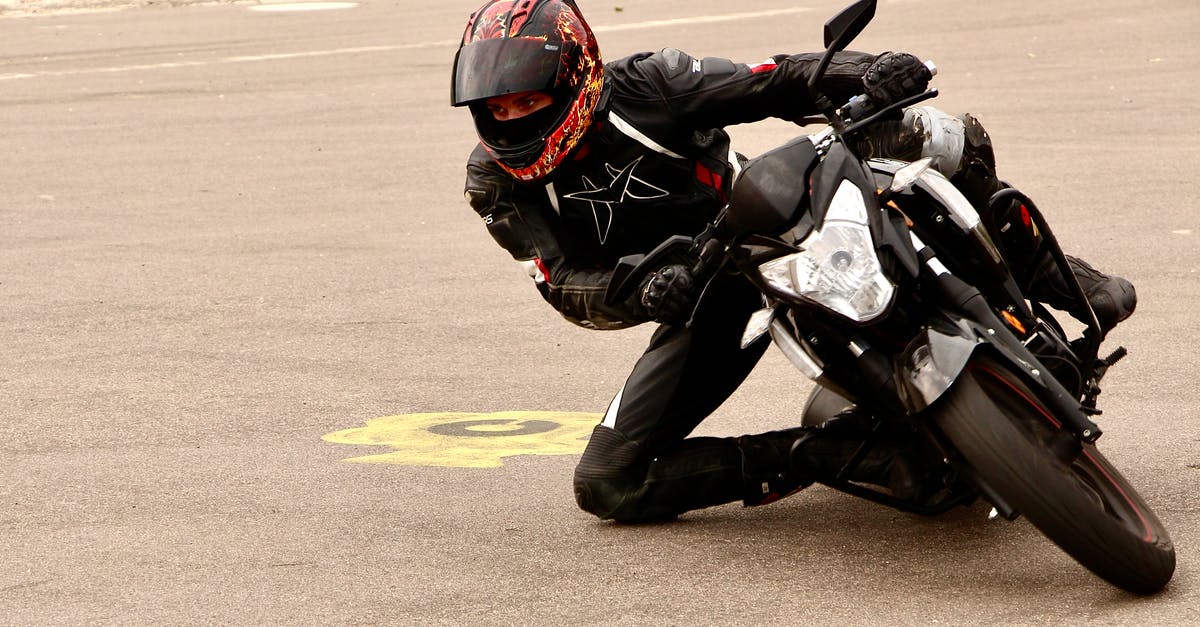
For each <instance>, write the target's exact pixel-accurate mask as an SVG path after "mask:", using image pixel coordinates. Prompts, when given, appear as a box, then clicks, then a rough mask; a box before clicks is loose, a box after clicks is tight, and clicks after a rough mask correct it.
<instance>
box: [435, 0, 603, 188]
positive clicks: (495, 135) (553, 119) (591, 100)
mask: <svg viewBox="0 0 1200 627" xmlns="http://www.w3.org/2000/svg"><path fill="white" fill-rule="evenodd" d="M450 89H451V92H450V100H451V104H453V105H454V106H456V107H461V106H464V105H466V106H468V107H470V109H471V114H472V116H473V117H474V118H475V130H476V131H478V133H479V140H480V142H481V143H482V144H483V146H484V148H486V149H487V151H488V152H489V153H491V154H492V156H493V157H495V158H496V160H497V161H498V162H499V164H500V167H502V168H504V169H505V170H506V171H508V172H509V173H510V174H512V175H513V176H514V177H516V178H518V179H521V180H525V181H532V180H535V179H539V178H542V177H544V176H546V175H547V174H549V173H550V172H551V171H553V170H554V168H556V167H558V165H559V164H561V163H562V162H563V160H564V159H566V158H567V155H569V154H571V151H572V150H574V149H575V148H576V147H577V146H578V145H579V142H580V140H581V139H582V138H583V136H584V134H585V133H587V131H588V128H589V127H590V126H591V124H592V120H593V117H594V116H595V114H596V108H597V105H598V103H599V102H600V99H601V94H602V93H603V91H604V64H603V63H602V62H601V60H600V47H599V46H598V45H597V44H596V38H595V36H594V35H592V29H591V28H589V27H588V25H587V22H585V21H584V19H583V15H582V14H581V13H580V12H579V8H578V7H577V6H575V2H574V0H488V2H487V3H485V4H484V5H483V6H482V7H480V8H479V10H478V11H476V12H475V13H473V14H471V18H470V19H469V20H468V21H467V29H466V32H465V33H464V34H463V39H462V44H461V46H460V47H459V49H458V54H457V55H455V58H454V76H453V82H452V84H451V87H450ZM525 91H540V92H544V93H546V94H549V95H550V96H551V97H552V98H553V99H554V104H553V105H551V106H550V107H547V108H546V109H543V110H542V111H538V112H535V113H534V114H531V115H529V116H527V117H526V118H520V119H517V120H513V121H508V122H498V121H496V119H495V118H494V117H493V115H492V113H491V112H490V111H489V110H488V108H487V106H486V103H485V101H486V100H487V99H488V98H492V97H495V96H503V95H506V94H516V93H521V92H525Z"/></svg>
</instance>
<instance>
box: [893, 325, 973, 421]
mask: <svg viewBox="0 0 1200 627" xmlns="http://www.w3.org/2000/svg"><path fill="white" fill-rule="evenodd" d="M990 336H991V334H989V333H988V330H987V329H985V328H984V327H983V326H981V325H979V324H978V323H975V322H973V321H971V320H967V319H965V318H953V319H949V318H948V319H943V320H939V321H936V322H935V323H934V324H931V325H929V326H926V327H925V328H924V329H922V330H921V332H920V333H919V334H917V336H916V337H915V338H913V340H912V341H911V342H909V344H908V346H906V347H905V349H904V351H903V352H902V353H901V354H900V355H898V356H897V357H896V362H897V363H896V369H895V372H896V389H897V390H898V391H899V393H900V401H901V403H903V404H904V407H905V409H907V410H908V411H909V412H910V413H916V412H919V411H921V410H923V409H925V408H926V407H928V406H930V405H932V404H933V403H934V401H936V400H937V399H938V398H940V397H941V396H942V394H943V393H944V392H945V391H946V390H948V389H950V386H951V385H953V384H954V382H955V380H957V379H958V376H959V374H961V373H962V371H963V368H965V367H966V365H967V362H969V361H970V360H971V356H972V355H974V354H975V351H977V350H978V349H979V347H980V346H982V345H984V344H990V343H991V341H990V339H991V338H990Z"/></svg>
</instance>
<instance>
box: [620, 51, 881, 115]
mask: <svg viewBox="0 0 1200 627" xmlns="http://www.w3.org/2000/svg"><path fill="white" fill-rule="evenodd" d="M876 56H877V55H873V54H866V53H862V52H839V53H837V54H835V55H834V57H833V60H832V61H831V62H830V64H829V68H828V70H826V73H825V76H824V77H823V78H822V80H821V89H822V91H823V92H824V93H825V94H826V95H828V96H829V97H830V99H831V100H832V101H833V104H834V105H835V106H836V105H841V104H843V103H845V102H846V101H847V100H849V99H850V97H852V96H854V95H856V94H859V93H862V90H863V85H862V76H863V74H864V73H865V72H866V70H867V67H868V66H870V65H871V63H872V62H873V61H874V60H875V59H876ZM820 59H821V53H812V54H794V55H776V56H774V57H771V58H770V59H767V60H766V61H764V62H763V63H760V64H756V65H747V64H744V63H734V62H733V61H730V60H728V59H722V58H713V57H709V58H704V59H697V58H694V57H691V56H689V55H688V54H687V53H684V52H681V51H679V50H675V49H673V48H667V49H664V50H662V51H661V52H656V53H642V54H637V55H633V56H631V57H628V58H626V59H622V60H621V61H618V62H617V63H618V64H619V65H620V68H619V70H618V71H616V72H613V75H614V76H615V77H616V80H622V81H630V82H631V83H630V85H629V87H630V89H628V90H627V91H629V92H633V93H640V94H646V98H647V101H646V103H645V104H646V106H647V107H660V108H662V109H665V112H666V113H668V114H669V115H671V116H673V117H674V118H676V119H678V120H684V121H686V122H688V124H689V125H690V126H692V127H694V128H714V127H723V126H728V125H730V124H741V123H745V122H755V121H758V120H762V119H765V118H768V117H776V118H782V119H785V120H795V119H799V118H801V117H803V116H806V115H814V114H818V113H819V111H818V109H817V106H816V104H814V103H813V99H812V95H811V94H810V93H809V90H808V78H809V76H811V75H812V73H813V72H814V71H815V70H816V67H817V64H818V63H819V62H820Z"/></svg>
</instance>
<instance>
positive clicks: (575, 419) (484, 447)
mask: <svg viewBox="0 0 1200 627" xmlns="http://www.w3.org/2000/svg"><path fill="white" fill-rule="evenodd" d="M600 418H601V415H600V414H588V413H574V412H538V411H505V412H496V413H491V414H470V413H436V414H404V415H400V416H384V417H383V418H375V419H373V420H368V421H367V425H366V426H365V427H356V428H354V429H344V430H342V431H335V432H333V433H330V434H328V435H326V436H324V437H323V438H321V439H323V440H325V441H326V442H333V443H337V444H356V445H360V446H361V445H366V446H388V447H391V448H392V449H394V450H393V451H392V452H390V453H380V454H377V455H366V456H363V457H351V458H349V459H347V460H346V461H348V462H362V463H375V464H403V465H408V466H452V467H460V468H494V467H497V466H501V465H503V463H504V458H505V457H512V456H514V455H575V454H578V453H582V452H583V447H584V445H585V444H586V442H587V437H588V436H589V435H590V434H591V433H592V428H593V427H595V426H596V424H597V423H599V422H600Z"/></svg>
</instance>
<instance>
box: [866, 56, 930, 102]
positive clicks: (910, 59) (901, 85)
mask: <svg viewBox="0 0 1200 627" xmlns="http://www.w3.org/2000/svg"><path fill="white" fill-rule="evenodd" d="M931 78H933V73H932V72H930V71H929V68H927V67H925V64H924V63H922V62H921V60H920V59H918V58H917V57H915V56H913V55H911V54H909V53H907V52H885V53H883V54H881V55H879V56H878V57H877V58H876V59H875V62H874V63H872V64H871V66H870V67H868V68H867V71H866V73H865V74H863V79H862V82H863V88H864V90H865V92H866V94H867V96H869V97H870V98H871V101H872V103H873V104H874V105H875V106H876V107H877V108H882V107H886V106H887V105H889V104H891V103H893V102H896V101H898V100H903V99H904V98H907V97H909V96H915V95H917V94H920V93H924V92H925V89H926V88H927V87H928V86H929V80H930V79H931Z"/></svg>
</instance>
